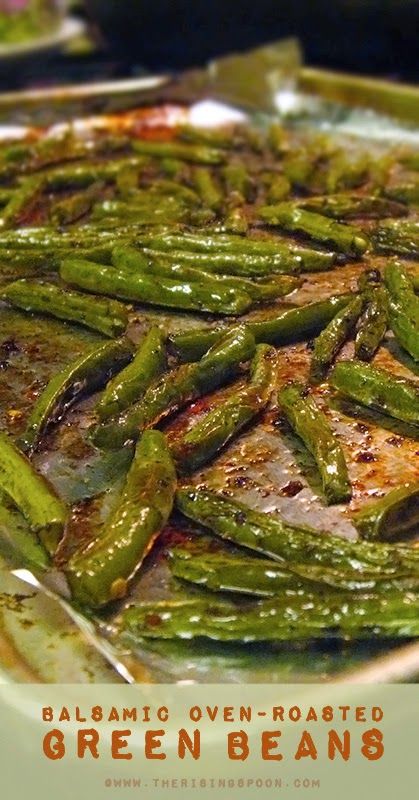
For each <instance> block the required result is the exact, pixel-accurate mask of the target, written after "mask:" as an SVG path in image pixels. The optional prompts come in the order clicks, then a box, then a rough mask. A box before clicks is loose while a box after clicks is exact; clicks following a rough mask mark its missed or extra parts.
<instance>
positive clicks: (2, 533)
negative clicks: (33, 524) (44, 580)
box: [0, 502, 50, 571]
mask: <svg viewBox="0 0 419 800" xmlns="http://www.w3.org/2000/svg"><path fill="white" fill-rule="evenodd" d="M0 552H1V554H2V556H5V557H6V559H7V560H9V558H10V556H11V557H12V559H13V561H15V562H16V561H18V564H19V567H21V566H22V561H23V563H24V564H25V565H28V566H29V567H31V568H33V567H35V568H36V569H38V570H41V571H42V570H45V569H47V568H48V567H49V565H50V558H49V555H48V553H47V551H46V550H45V548H44V546H43V544H41V541H40V539H39V538H38V536H37V535H34V533H33V532H32V531H31V529H30V528H29V525H28V524H27V523H26V521H25V519H24V518H23V516H22V514H21V513H20V512H19V511H14V510H12V509H11V508H8V507H6V505H4V504H3V503H1V502H0Z"/></svg>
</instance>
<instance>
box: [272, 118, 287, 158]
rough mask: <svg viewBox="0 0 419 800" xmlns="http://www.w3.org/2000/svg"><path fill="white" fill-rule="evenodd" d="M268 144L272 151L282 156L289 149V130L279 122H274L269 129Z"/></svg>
mask: <svg viewBox="0 0 419 800" xmlns="http://www.w3.org/2000/svg"><path fill="white" fill-rule="evenodd" d="M268 144H269V147H270V149H271V150H272V152H273V153H274V154H275V155H277V156H282V155H283V154H284V153H286V152H287V150H288V131H287V130H286V129H285V128H284V127H283V126H282V125H281V124H280V123H279V122H273V123H272V125H270V126H269V130H268Z"/></svg>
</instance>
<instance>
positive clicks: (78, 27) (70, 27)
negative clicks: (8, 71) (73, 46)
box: [0, 17, 85, 60]
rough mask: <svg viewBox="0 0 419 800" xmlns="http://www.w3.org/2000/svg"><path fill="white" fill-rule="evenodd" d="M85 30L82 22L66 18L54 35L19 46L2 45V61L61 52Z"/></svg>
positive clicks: (0, 50)
mask: <svg viewBox="0 0 419 800" xmlns="http://www.w3.org/2000/svg"><path fill="white" fill-rule="evenodd" d="M84 30H85V24H84V22H82V20H79V19H75V18H74V17H66V18H65V19H63V20H62V22H61V23H60V24H59V26H58V28H57V29H56V30H55V31H53V33H48V34H45V35H44V36H38V37H37V38H36V39H29V40H28V41H24V42H19V43H17V44H10V45H4V44H2V45H0V59H3V60H7V59H11V60H12V59H17V58H23V57H27V56H31V55H37V54H38V53H42V52H44V51H48V50H59V49H60V48H61V47H62V46H63V45H64V44H66V43H67V42H68V41H69V40H70V39H74V37H75V36H79V35H80V34H81V33H83V32H84Z"/></svg>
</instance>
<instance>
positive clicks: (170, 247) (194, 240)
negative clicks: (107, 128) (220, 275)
mask: <svg viewBox="0 0 419 800" xmlns="http://www.w3.org/2000/svg"><path fill="white" fill-rule="evenodd" d="M0 242H1V239H0ZM137 243H138V244H139V245H141V246H143V247H146V248H151V249H154V250H156V251H159V250H160V251H168V252H169V253H172V251H178V252H184V251H186V252H188V253H189V252H191V253H192V254H194V255H198V254H207V255H208V261H209V260H212V257H216V258H215V264H217V263H218V264H220V260H221V258H222V257H225V258H226V261H224V262H222V263H221V264H220V268H221V267H222V268H223V269H224V271H225V269H226V268H229V267H231V266H232V264H237V266H238V267H240V266H241V265H242V269H243V270H244V268H245V265H246V264H248V263H250V265H251V266H252V267H253V269H252V272H251V273H249V272H246V273H245V272H244V271H243V272H242V274H254V275H260V274H263V271H265V273H266V272H271V273H272V272H276V271H278V272H279V271H291V272H292V271H298V270H300V269H301V270H303V271H304V272H310V271H311V270H312V271H317V270H327V269H331V268H332V267H333V265H334V263H335V260H336V255H335V253H326V252H322V251H316V250H311V249H309V248H307V247H299V246H297V245H295V244H294V243H290V242H287V243H285V242H284V241H281V240H280V239H275V238H273V237H270V238H269V239H266V238H259V239H250V238H248V237H245V236H237V235H233V234H230V235H228V234H211V235H208V234H193V233H186V232H185V233H182V234H181V235H180V234H176V233H175V234H170V233H156V234H153V233H151V234H145V235H140V236H139V237H137ZM183 258H186V256H185V255H184V256H183ZM190 258H192V256H190ZM249 259H250V261H249ZM201 260H202V259H201ZM208 261H204V263H205V264H208ZM207 268H208V267H207ZM249 268H250V267H249Z"/></svg>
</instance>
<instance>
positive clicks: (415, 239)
mask: <svg viewBox="0 0 419 800" xmlns="http://www.w3.org/2000/svg"><path fill="white" fill-rule="evenodd" d="M372 242H373V245H374V250H375V252H376V253H385V254H390V255H392V254H394V255H397V256H405V257H407V258H413V259H417V258H418V257H419V222H416V221H412V220H410V219H407V220H397V221H393V220H392V221H391V222H387V223H384V222H383V223H382V224H381V225H379V226H378V227H377V228H375V230H374V231H373V233H372Z"/></svg>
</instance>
